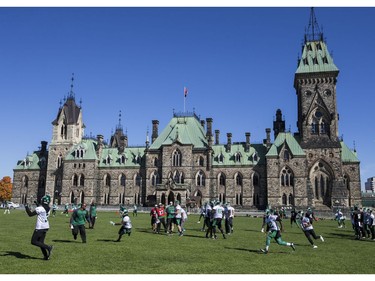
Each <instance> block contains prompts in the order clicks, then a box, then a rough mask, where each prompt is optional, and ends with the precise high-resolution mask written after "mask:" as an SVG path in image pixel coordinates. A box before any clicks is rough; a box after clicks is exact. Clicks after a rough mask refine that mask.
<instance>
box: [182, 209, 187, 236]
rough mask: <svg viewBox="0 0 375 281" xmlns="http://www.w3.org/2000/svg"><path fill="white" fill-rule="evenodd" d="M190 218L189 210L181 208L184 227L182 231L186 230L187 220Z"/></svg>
mask: <svg viewBox="0 0 375 281" xmlns="http://www.w3.org/2000/svg"><path fill="white" fill-rule="evenodd" d="M187 219H188V215H187V212H186V211H185V209H184V208H181V229H182V232H185V230H186V229H185V222H186V221H187Z"/></svg>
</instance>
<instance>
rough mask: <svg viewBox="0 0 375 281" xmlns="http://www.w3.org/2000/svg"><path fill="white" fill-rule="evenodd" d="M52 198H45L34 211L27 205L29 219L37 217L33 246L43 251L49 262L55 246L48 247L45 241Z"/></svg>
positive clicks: (32, 240) (32, 238)
mask: <svg viewBox="0 0 375 281" xmlns="http://www.w3.org/2000/svg"><path fill="white" fill-rule="evenodd" d="M49 203H50V198H49V196H43V197H42V199H41V201H40V203H39V204H38V206H37V207H36V208H35V210H34V211H31V210H30V208H29V206H28V204H25V210H26V213H27V214H28V215H29V217H32V216H37V219H36V224H35V230H34V233H33V236H32V237H31V244H32V245H34V246H37V247H39V248H40V249H41V251H42V253H43V256H44V259H45V260H49V259H50V257H51V253H52V249H53V246H52V245H51V246H49V245H46V244H45V243H44V239H45V238H46V235H47V231H48V230H49V222H48V214H49V211H50V208H49Z"/></svg>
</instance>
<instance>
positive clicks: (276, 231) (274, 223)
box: [260, 210, 296, 254]
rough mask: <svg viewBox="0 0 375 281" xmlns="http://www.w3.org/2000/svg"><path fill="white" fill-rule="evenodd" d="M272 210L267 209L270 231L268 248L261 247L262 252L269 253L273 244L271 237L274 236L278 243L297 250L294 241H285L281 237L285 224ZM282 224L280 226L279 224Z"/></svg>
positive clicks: (267, 242) (266, 221) (267, 222)
mask: <svg viewBox="0 0 375 281" xmlns="http://www.w3.org/2000/svg"><path fill="white" fill-rule="evenodd" d="M272 213H273V212H272V210H266V219H265V223H266V225H267V228H268V233H267V238H266V248H265V249H260V251H261V252H263V253H264V254H268V251H269V248H270V244H271V239H272V238H274V239H275V241H276V242H277V244H279V245H282V246H289V247H291V248H292V249H293V251H295V250H296V248H295V246H294V244H293V243H290V242H285V241H283V240H282V238H281V232H282V230H283V224H282V222H281V219H280V217H279V216H278V215H276V213H275V214H273V215H272ZM278 223H279V224H280V226H279V225H278Z"/></svg>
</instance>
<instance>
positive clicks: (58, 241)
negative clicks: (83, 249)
mask: <svg viewBox="0 0 375 281" xmlns="http://www.w3.org/2000/svg"><path fill="white" fill-rule="evenodd" d="M52 242H56V243H80V242H78V241H72V240H59V239H55V240H52Z"/></svg>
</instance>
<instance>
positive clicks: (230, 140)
mask: <svg viewBox="0 0 375 281" xmlns="http://www.w3.org/2000/svg"><path fill="white" fill-rule="evenodd" d="M231 150H232V133H227V152H230V151H231Z"/></svg>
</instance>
